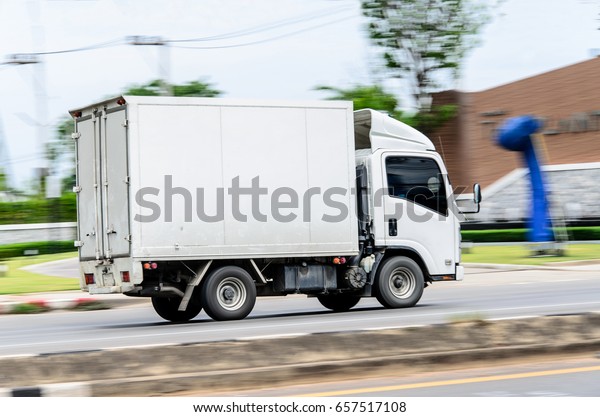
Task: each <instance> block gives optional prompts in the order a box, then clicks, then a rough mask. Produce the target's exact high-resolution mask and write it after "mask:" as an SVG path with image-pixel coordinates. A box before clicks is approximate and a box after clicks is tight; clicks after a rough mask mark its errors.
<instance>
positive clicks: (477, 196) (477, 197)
mask: <svg viewBox="0 0 600 417" xmlns="http://www.w3.org/2000/svg"><path fill="white" fill-rule="evenodd" d="M473 201H474V202H475V204H479V203H481V186H480V185H479V183H475V184H474V185H473Z"/></svg>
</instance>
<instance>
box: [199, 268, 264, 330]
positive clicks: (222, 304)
mask: <svg viewBox="0 0 600 417" xmlns="http://www.w3.org/2000/svg"><path fill="white" fill-rule="evenodd" d="M201 299H202V305H203V306H204V310H205V311H206V314H208V315H209V316H210V317H212V318H213V319H214V320H241V319H243V318H244V317H246V316H247V315H248V314H250V312H251V311H252V309H253V308H254V303H255V302H256V286H255V285H254V280H253V279H252V277H251V276H250V274H249V273H248V272H246V271H245V270H244V269H242V268H240V267H237V266H224V267H221V268H219V269H215V270H214V271H213V272H211V273H210V274H209V276H207V277H206V278H205V280H204V285H203V286H202V293H201Z"/></svg>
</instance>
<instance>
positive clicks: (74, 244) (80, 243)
mask: <svg viewBox="0 0 600 417" xmlns="http://www.w3.org/2000/svg"><path fill="white" fill-rule="evenodd" d="M73 246H75V247H76V248H80V247H82V246H83V242H82V241H81V240H76V241H75V242H73Z"/></svg>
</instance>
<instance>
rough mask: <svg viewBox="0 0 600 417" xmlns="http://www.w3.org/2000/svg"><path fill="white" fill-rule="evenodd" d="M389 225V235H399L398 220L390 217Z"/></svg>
mask: <svg viewBox="0 0 600 417" xmlns="http://www.w3.org/2000/svg"><path fill="white" fill-rule="evenodd" d="M388 226H389V235H390V236H398V220H396V219H389V220H388Z"/></svg>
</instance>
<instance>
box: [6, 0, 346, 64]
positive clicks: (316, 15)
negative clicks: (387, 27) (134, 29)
mask: <svg viewBox="0 0 600 417" xmlns="http://www.w3.org/2000/svg"><path fill="white" fill-rule="evenodd" d="M351 10H352V9H351V8H349V7H344V8H335V9H327V10H321V11H319V12H313V13H309V14H305V15H302V16H298V17H294V18H288V19H284V20H281V21H278V22H274V23H270V24H267V25H262V26H254V27H251V28H247V29H242V30H238V31H234V32H229V33H225V34H221V35H214V36H205V37H196V38H189V39H161V40H160V42H161V45H164V46H173V47H177V48H181V49H222V48H238V47H244V46H250V45H256V44H260V43H265V42H270V41H275V40H278V39H282V38H285V37H288V36H293V35H296V34H299V33H302V32H307V31H309V30H313V29H318V28H321V27H324V26H328V25H331V24H335V23H338V22H341V21H344V20H348V19H351V18H353V17H355V16H354V15H352V16H347V17H344V18H342V19H338V20H333V21H329V22H325V23H322V24H319V25H313V26H310V27H307V28H302V29H298V30H296V31H292V32H288V33H285V34H282V35H276V36H272V37H270V38H266V39H261V40H258V41H251V42H243V43H238V44H234V45H223V46H190V47H185V46H175V45H171V44H174V43H192V42H208V41H218V40H226V39H234V38H240V37H244V36H248V35H254V34H257V33H261V32H267V31H270V30H273V29H277V28H280V27H285V26H291V25H296V24H298V23H304V22H307V21H311V20H316V19H320V18H323V17H330V16H333V15H338V14H341V13H344V12H347V11H351ZM145 38H150V37H144V36H141V37H140V36H128V37H125V38H119V39H114V40H111V41H106V42H101V43H97V44H92V45H88V46H82V47H79V48H70V49H60V50H53V51H43V52H31V53H26V54H15V56H17V55H18V56H20V57H22V56H30V57H35V56H39V55H60V54H68V53H75V52H85V51H91V50H95V49H103V48H112V47H115V46H121V45H126V44H137V43H135V41H136V39H137V40H139V39H145ZM152 38H155V37H152ZM139 44H142V43H139ZM144 44H146V43H144ZM8 58H9V61H6V62H0V66H3V65H15V64H20V62H15V60H11V56H9V57H8Z"/></svg>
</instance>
